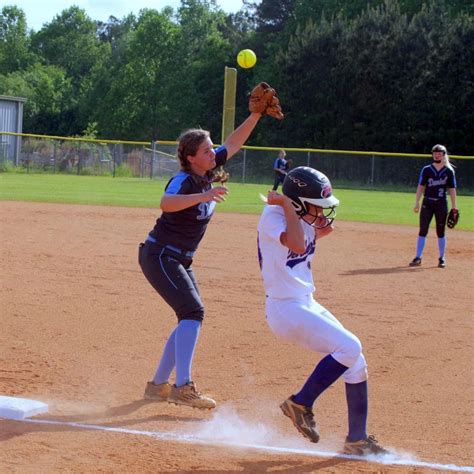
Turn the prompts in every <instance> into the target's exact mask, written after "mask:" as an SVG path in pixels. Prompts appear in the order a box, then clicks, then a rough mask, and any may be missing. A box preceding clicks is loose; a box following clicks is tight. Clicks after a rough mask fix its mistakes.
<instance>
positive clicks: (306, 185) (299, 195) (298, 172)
mask: <svg viewBox="0 0 474 474" xmlns="http://www.w3.org/2000/svg"><path fill="white" fill-rule="evenodd" d="M282 190H283V194H284V195H285V196H287V197H289V198H290V199H291V202H292V204H293V206H294V208H295V211H296V213H297V214H298V216H299V217H300V218H304V220H305V222H307V223H308V224H310V225H312V226H313V227H315V228H317V229H323V228H325V227H328V226H329V225H331V224H332V222H333V221H334V218H335V216H336V210H335V207H336V206H337V205H338V204H339V200H338V199H337V198H336V197H335V196H333V195H332V187H331V182H330V181H329V179H328V177H327V176H326V175H325V174H323V173H321V172H320V171H318V170H315V169H314V168H310V167H308V166H299V167H297V168H293V169H292V170H291V171H290V172H289V173H288V174H287V175H286V177H285V180H284V181H283V186H282ZM317 208H319V209H320V210H321V209H322V212H320V211H319V212H318V209H317Z"/></svg>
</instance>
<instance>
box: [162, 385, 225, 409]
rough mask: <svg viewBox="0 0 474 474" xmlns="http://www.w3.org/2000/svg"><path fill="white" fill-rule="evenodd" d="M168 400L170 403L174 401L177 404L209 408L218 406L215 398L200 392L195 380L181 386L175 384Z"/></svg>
mask: <svg viewBox="0 0 474 474" xmlns="http://www.w3.org/2000/svg"><path fill="white" fill-rule="evenodd" d="M168 401H169V402H170V403H174V404H175V405H184V406H188V407H193V408H200V409H207V410H212V409H213V408H216V402H215V400H213V399H212V398H209V397H207V396H206V395H203V394H202V393H200V392H198V391H197V390H196V386H195V385H194V382H188V383H187V384H185V385H182V386H181V387H177V386H176V385H173V387H172V388H171V394H170V397H169V399H168Z"/></svg>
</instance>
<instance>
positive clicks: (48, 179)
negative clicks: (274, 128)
mask: <svg viewBox="0 0 474 474" xmlns="http://www.w3.org/2000/svg"><path fill="white" fill-rule="evenodd" d="M166 182H167V181H166V180H156V181H152V180H149V179H139V178H111V177H100V176H76V175H59V174H55V175H52V174H51V175H50V174H17V173H2V174H0V200H2V201H7V200H8V201H34V202H53V203H66V204H90V205H105V206H126V207H147V208H156V209H157V210H158V207H159V202H160V198H161V195H162V193H163V189H164V186H165V184H166ZM228 187H229V190H230V194H229V196H228V197H227V200H226V202H225V203H222V204H219V205H218V206H219V210H220V211H221V212H238V213H245V214H259V213H260V212H261V210H262V205H263V203H262V202H261V200H260V199H259V197H258V194H259V193H262V194H264V195H266V193H267V191H268V190H269V189H270V186H269V185H257V184H236V183H229V186H228ZM280 189H281V188H280ZM334 194H335V195H336V196H337V197H338V199H339V200H340V201H341V205H340V207H339V208H338V211H337V215H338V219H341V220H345V221H359V222H372V223H381V224H402V225H413V226H417V225H418V215H417V214H415V213H414V212H413V211H412V209H413V204H414V201H415V190H413V192H412V193H402V192H384V191H361V190H353V189H350V190H349V189H338V188H335V189H334ZM458 207H459V209H460V212H461V219H460V221H459V224H458V227H457V229H461V230H468V231H473V230H474V222H473V221H474V220H473V215H474V197H473V196H459V197H458ZM157 212H158V211H157Z"/></svg>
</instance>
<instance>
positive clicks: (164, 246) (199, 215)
mask: <svg viewBox="0 0 474 474" xmlns="http://www.w3.org/2000/svg"><path fill="white" fill-rule="evenodd" d="M260 117H261V114H259V113H251V114H250V116H249V117H248V118H247V119H246V120H245V121H244V122H243V123H242V124H241V125H240V126H239V127H238V128H237V129H236V130H234V131H233V132H232V133H231V134H230V135H229V137H228V138H227V139H226V141H225V143H224V145H223V146H221V147H220V148H218V149H217V150H214V147H213V144H212V141H211V138H210V136H209V132H207V131H205V130H198V129H192V130H187V131H186V132H184V133H183V134H182V135H181V136H180V138H179V143H178V150H177V156H178V159H179V162H180V164H181V171H180V172H179V173H178V174H176V176H173V177H172V178H171V179H170V181H169V182H168V184H167V185H166V188H165V193H164V195H163V197H162V198H161V202H160V207H161V210H162V214H161V216H160V217H159V218H158V219H157V221H156V224H155V226H154V228H153V230H152V231H151V232H150V233H149V235H148V236H147V238H146V240H145V242H144V243H142V244H140V249H139V263H140V266H141V269H142V271H143V273H144V275H145V277H146V278H147V280H148V281H149V282H150V284H151V285H152V286H153V288H154V289H155V290H156V291H157V292H158V293H159V295H160V296H161V297H162V298H163V299H164V300H165V301H166V303H168V304H169V306H171V308H173V310H174V312H175V313H176V316H177V318H178V325H177V326H176V328H175V329H174V330H173V331H172V333H171V335H170V336H169V338H168V341H167V342H166V345H165V348H164V350H163V355H162V357H161V360H160V363H159V366H158V369H157V370H156V373H155V376H154V378H153V380H152V381H151V382H148V383H147V385H146V389H145V398H146V399H151V400H157V401H168V402H171V403H175V404H178V405H187V406H191V407H195V408H207V409H210V408H214V407H215V406H216V402H215V401H214V400H213V399H212V398H209V397H207V396H205V395H203V394H201V393H199V392H198V391H197V390H196V387H195V384H194V383H193V381H192V378H191V366H192V360H193V355H194V350H195V348H196V343H197V339H198V336H199V331H200V328H201V324H202V320H203V318H204V305H203V303H202V301H201V297H200V295H199V287H198V285H197V282H196V279H195V277H194V273H193V270H192V267H191V264H192V262H193V256H194V253H195V251H196V250H197V248H198V245H199V242H200V241H201V239H202V238H203V236H204V233H205V232H206V228H207V225H208V223H209V221H210V220H211V217H212V215H213V213H214V210H215V207H216V203H219V202H222V201H224V200H225V196H226V194H227V193H228V190H227V188H226V187H225V186H223V185H221V186H213V184H212V183H213V182H215V181H216V180H217V178H218V176H217V175H218V173H217V171H216V168H218V167H220V166H222V165H224V164H225V163H226V161H227V160H228V159H230V158H231V157H232V156H233V155H234V154H235V153H237V152H238V151H239V149H240V147H241V146H242V145H243V144H244V143H245V142H246V140H247V139H248V137H249V136H250V134H251V133H252V130H253V129H254V128H255V126H256V125H257V123H258V121H259V119H260ZM175 368H176V382H175V384H174V385H173V386H171V385H170V384H169V382H168V381H169V378H170V375H171V373H172V371H173V369H175Z"/></svg>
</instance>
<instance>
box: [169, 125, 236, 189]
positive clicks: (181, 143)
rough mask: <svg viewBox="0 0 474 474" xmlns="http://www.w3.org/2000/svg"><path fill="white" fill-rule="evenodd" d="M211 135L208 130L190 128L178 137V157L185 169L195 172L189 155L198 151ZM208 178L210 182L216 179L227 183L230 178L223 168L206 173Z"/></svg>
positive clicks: (182, 167)
mask: <svg viewBox="0 0 474 474" xmlns="http://www.w3.org/2000/svg"><path fill="white" fill-rule="evenodd" d="M209 137H210V133H209V132H208V131H207V130H202V129H200V128H190V129H189V130H185V131H184V132H183V133H181V135H180V136H179V137H178V149H177V151H176V157H177V158H178V160H179V163H180V165H181V169H182V170H183V171H186V172H188V173H191V174H194V173H193V170H192V168H191V163H190V162H189V161H188V155H191V156H194V155H195V154H196V153H197V151H198V148H199V147H200V146H201V143H203V142H204V140H206V138H209ZM206 178H207V181H208V182H209V183H213V182H215V181H220V182H221V183H225V182H226V181H227V180H228V179H229V174H228V173H226V172H225V171H224V170H223V169H220V170H219V171H218V170H217V169H214V170H211V171H208V172H207V173H206Z"/></svg>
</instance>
